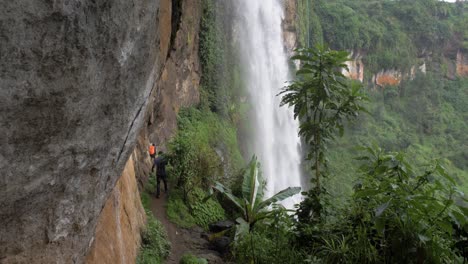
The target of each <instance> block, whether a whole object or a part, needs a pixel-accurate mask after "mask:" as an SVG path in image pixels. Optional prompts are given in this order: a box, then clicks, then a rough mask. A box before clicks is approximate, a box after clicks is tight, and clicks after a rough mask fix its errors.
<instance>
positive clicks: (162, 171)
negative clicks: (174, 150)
mask: <svg viewBox="0 0 468 264" xmlns="http://www.w3.org/2000/svg"><path fill="white" fill-rule="evenodd" d="M166 165H167V160H166V157H164V153H163V152H162V151H159V152H158V157H157V158H156V159H154V163H153V167H152V168H151V172H153V171H154V167H156V182H157V184H156V198H159V193H160V192H161V180H162V181H163V182H164V192H167V174H166Z"/></svg>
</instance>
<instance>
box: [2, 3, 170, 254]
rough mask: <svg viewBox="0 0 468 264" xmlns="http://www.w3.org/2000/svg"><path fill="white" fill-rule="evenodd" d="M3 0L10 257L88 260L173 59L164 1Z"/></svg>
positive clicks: (5, 246) (5, 221) (6, 249)
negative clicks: (161, 14) (165, 49)
mask: <svg viewBox="0 0 468 264" xmlns="http://www.w3.org/2000/svg"><path fill="white" fill-rule="evenodd" d="M0 2H1V3H0V6H1V8H0V172H1V174H0V263H82V262H83V260H84V256H85V254H86V252H87V250H88V248H89V246H90V245H91V243H92V237H93V234H94V232H95V227H96V221H97V218H98V216H99V214H100V212H101V210H102V207H103V205H104V202H105V201H106V199H107V196H108V194H109V193H110V191H111V190H112V189H113V187H114V185H115V183H116V181H117V179H118V177H119V176H120V173H121V172H122V169H123V166H124V165H125V163H126V162H127V159H128V157H129V154H130V153H129V152H130V151H131V150H132V149H133V147H134V143H135V140H136V135H137V133H138V131H139V128H140V127H142V122H143V119H144V113H145V112H146V104H147V98H148V95H149V94H150V93H151V91H152V89H153V87H154V85H155V82H156V80H157V78H158V76H159V75H160V74H161V69H162V63H163V61H164V60H165V59H166V54H162V55H161V54H160V52H159V44H160V39H159V27H158V16H157V14H158V8H159V1H158V0H113V1H107V0H15V1H10V0H0Z"/></svg>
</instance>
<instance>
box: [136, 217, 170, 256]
mask: <svg viewBox="0 0 468 264" xmlns="http://www.w3.org/2000/svg"><path fill="white" fill-rule="evenodd" d="M146 216H147V220H148V224H147V226H146V228H145V229H144V230H143V232H142V235H141V249H140V253H139V254H138V258H137V263H138V264H155V263H162V260H164V259H165V258H167V257H168V256H169V252H170V248H171V245H170V243H169V241H168V238H167V233H166V230H165V229H164V226H163V225H162V224H161V222H159V221H158V220H156V219H155V218H154V216H153V213H152V212H151V211H148V210H146Z"/></svg>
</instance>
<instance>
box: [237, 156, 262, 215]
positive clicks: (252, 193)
mask: <svg viewBox="0 0 468 264" xmlns="http://www.w3.org/2000/svg"><path fill="white" fill-rule="evenodd" d="M259 176H260V175H259V164H258V161H257V157H256V156H255V155H254V156H253V157H252V160H251V161H250V163H249V169H248V170H247V171H246V173H245V175H244V180H243V182H242V196H243V198H244V199H246V200H247V202H248V203H250V204H251V205H252V206H253V205H254V204H255V200H256V199H257V194H258V192H259V191H261V192H262V193H263V190H260V189H262V187H263V186H261V185H262V184H261V180H260V179H259Z"/></svg>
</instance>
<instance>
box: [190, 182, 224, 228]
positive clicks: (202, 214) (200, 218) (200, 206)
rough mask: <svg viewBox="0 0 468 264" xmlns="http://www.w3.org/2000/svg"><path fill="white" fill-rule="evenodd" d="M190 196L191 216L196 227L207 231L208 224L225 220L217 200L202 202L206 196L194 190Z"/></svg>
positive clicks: (200, 191)
mask: <svg viewBox="0 0 468 264" xmlns="http://www.w3.org/2000/svg"><path fill="white" fill-rule="evenodd" d="M192 195H193V198H192V199H191V200H192V201H193V205H192V215H193V218H194V219H195V223H196V224H197V225H198V226H201V227H203V228H204V229H205V230H208V225H209V224H211V223H214V222H217V221H220V220H223V219H225V218H226V216H225V214H224V209H223V207H222V206H221V204H219V202H218V201H217V200H215V199H208V200H204V199H205V197H206V196H207V195H206V194H205V192H204V191H203V190H202V189H200V188H196V189H195V190H194V192H193V193H192Z"/></svg>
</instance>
